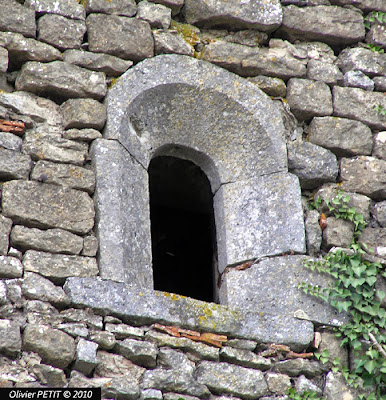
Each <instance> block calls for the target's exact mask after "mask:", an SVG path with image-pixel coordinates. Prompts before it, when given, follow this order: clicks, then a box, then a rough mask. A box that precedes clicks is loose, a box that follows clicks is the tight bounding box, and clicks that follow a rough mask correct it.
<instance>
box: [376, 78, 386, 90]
mask: <svg viewBox="0 0 386 400" xmlns="http://www.w3.org/2000/svg"><path fill="white" fill-rule="evenodd" d="M373 82H374V85H375V90H376V91H378V92H385V91H386V76H374V78H373Z"/></svg>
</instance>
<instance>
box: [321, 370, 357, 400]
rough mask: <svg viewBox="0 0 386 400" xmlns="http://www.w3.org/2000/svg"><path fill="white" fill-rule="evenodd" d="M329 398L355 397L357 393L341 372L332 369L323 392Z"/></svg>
mask: <svg viewBox="0 0 386 400" xmlns="http://www.w3.org/2000/svg"><path fill="white" fill-rule="evenodd" d="M323 394H324V396H326V399H327V400H344V399H354V398H355V397H356V395H357V393H355V389H353V388H350V387H349V386H348V385H347V383H346V380H345V378H344V377H343V375H342V374H341V373H340V372H337V373H334V372H332V371H330V372H329V373H328V374H327V376H326V386H325V388H324V392H323Z"/></svg>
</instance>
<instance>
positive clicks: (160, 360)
mask: <svg viewBox="0 0 386 400" xmlns="http://www.w3.org/2000/svg"><path fill="white" fill-rule="evenodd" d="M157 364H158V365H160V366H161V367H163V368H166V369H179V370H183V371H186V372H190V373H193V371H194V369H195V368H196V366H195V364H194V362H193V361H190V360H189V358H188V357H187V355H186V354H184V353H183V352H181V351H177V350H173V349H169V348H168V347H161V348H160V349H159V353H158V356H157Z"/></svg>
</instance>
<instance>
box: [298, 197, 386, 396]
mask: <svg viewBox="0 0 386 400" xmlns="http://www.w3.org/2000/svg"><path fill="white" fill-rule="evenodd" d="M349 201H350V197H349V196H344V195H343V193H342V192H341V191H339V193H338V195H337V196H336V197H335V198H334V199H333V200H332V201H331V202H329V201H327V200H322V199H321V198H318V199H317V200H316V201H313V202H312V203H311V207H312V208H316V209H318V210H319V209H320V208H321V206H322V205H323V204H324V205H326V206H327V208H328V210H329V211H330V212H331V213H332V214H333V215H334V216H335V217H336V218H343V219H345V220H349V221H351V222H353V224H354V235H353V241H352V244H351V246H350V248H349V249H343V250H342V249H340V250H337V251H334V252H330V253H328V254H327V255H326V256H325V257H324V258H323V259H321V260H314V261H309V262H307V263H306V266H307V267H308V268H310V269H312V270H316V271H318V272H319V273H323V274H328V275H330V276H332V277H333V278H334V279H333V284H332V285H331V286H330V287H328V288H321V287H319V286H313V285H306V284H304V283H303V284H301V285H300V288H301V289H302V290H303V291H304V292H305V293H309V294H311V295H313V296H316V297H318V298H321V299H323V300H324V301H326V302H328V303H329V304H331V306H332V307H334V308H335V309H337V310H338V311H339V312H342V311H344V312H346V313H347V314H348V315H349V316H350V322H348V323H347V324H345V325H342V326H340V327H337V328H335V331H336V336H338V337H340V338H341V345H342V346H347V347H349V348H351V349H352V352H353V356H354V362H353V363H352V369H351V370H349V369H348V368H347V367H345V366H342V365H341V363H340V361H339V360H338V359H335V360H333V362H332V365H333V366H332V370H333V371H334V372H338V371H340V372H341V373H342V374H343V376H344V377H345V379H346V381H347V383H348V384H350V385H352V386H353V387H355V388H356V387H358V386H360V385H361V386H362V385H363V387H364V388H369V387H370V388H372V389H371V394H370V395H363V394H362V395H360V396H359V398H360V399H362V400H386V309H385V308H383V307H381V301H382V299H383V298H384V297H385V296H386V293H385V292H383V291H381V290H378V289H377V288H376V285H375V284H376V282H377V280H378V279H381V278H380V277H384V278H386V270H385V268H384V267H382V265H381V264H380V263H376V262H370V261H367V260H365V257H364V255H365V250H366V247H365V246H364V245H363V244H362V245H361V244H360V243H359V242H358V237H359V234H360V232H361V231H362V230H363V229H364V228H365V226H366V222H365V221H364V219H363V216H362V215H361V214H359V213H357V211H356V209H355V208H354V207H349V205H348V203H349ZM317 356H318V357H317V358H318V359H320V361H321V362H327V361H329V354H328V351H327V350H325V351H324V352H322V353H321V354H318V355H317Z"/></svg>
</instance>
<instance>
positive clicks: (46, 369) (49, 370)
mask: <svg viewBox="0 0 386 400" xmlns="http://www.w3.org/2000/svg"><path fill="white" fill-rule="evenodd" d="M32 371H33V373H34V374H35V375H36V377H37V378H38V379H39V381H40V382H41V383H42V384H43V385H46V386H48V387H52V388H60V387H65V386H67V380H66V375H65V374H64V372H63V370H61V369H59V368H54V367H52V366H51V365H45V364H35V365H34V366H33V367H32Z"/></svg>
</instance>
